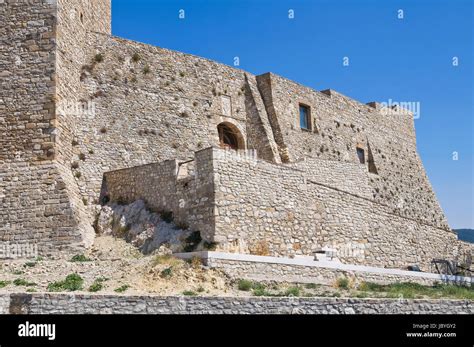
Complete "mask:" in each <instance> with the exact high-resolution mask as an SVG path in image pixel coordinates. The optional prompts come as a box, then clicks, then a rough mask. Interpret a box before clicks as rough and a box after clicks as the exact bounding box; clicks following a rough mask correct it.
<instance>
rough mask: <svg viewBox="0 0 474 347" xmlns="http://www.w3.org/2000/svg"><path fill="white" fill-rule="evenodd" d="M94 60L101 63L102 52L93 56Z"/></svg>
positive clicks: (102, 59)
mask: <svg viewBox="0 0 474 347" xmlns="http://www.w3.org/2000/svg"><path fill="white" fill-rule="evenodd" d="M94 61H95V62H96V63H102V62H103V61H104V56H103V55H102V54H100V53H99V54H96V55H95V57H94Z"/></svg>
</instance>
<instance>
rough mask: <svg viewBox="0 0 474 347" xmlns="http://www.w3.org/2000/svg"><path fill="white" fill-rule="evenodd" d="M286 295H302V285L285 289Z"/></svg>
mask: <svg viewBox="0 0 474 347" xmlns="http://www.w3.org/2000/svg"><path fill="white" fill-rule="evenodd" d="M285 296H301V289H300V287H290V288H288V289H287V290H286V291H285Z"/></svg>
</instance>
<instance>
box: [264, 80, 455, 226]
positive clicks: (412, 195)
mask: <svg viewBox="0 0 474 347" xmlns="http://www.w3.org/2000/svg"><path fill="white" fill-rule="evenodd" d="M257 80H258V83H259V87H260V90H261V92H262V96H263V99H264V101H265V105H266V108H267V112H268V114H269V119H270V120H271V122H272V127H273V130H274V136H275V139H276V142H277V143H278V145H279V147H280V149H283V150H281V152H282V151H283V152H287V154H288V160H290V161H300V160H301V159H303V158H305V157H314V158H320V159H325V160H333V161H339V162H348V163H354V164H357V165H361V167H362V168H363V169H364V170H366V171H367V172H368V171H369V169H368V159H369V153H370V154H371V159H373V163H374V165H375V168H376V172H377V173H376V174H372V173H369V176H370V181H369V182H370V185H371V187H372V195H373V199H374V200H376V201H377V202H379V203H381V204H386V205H388V206H390V207H391V208H392V209H393V212H394V213H397V214H400V215H402V216H405V217H409V218H413V219H418V220H420V221H423V222H425V223H428V224H431V225H433V226H436V227H441V228H444V229H446V230H449V226H448V224H447V221H446V218H445V216H444V213H443V211H442V209H441V207H440V206H439V203H438V201H437V199H436V196H435V194H434V192H433V189H432V187H431V185H430V182H429V180H428V178H427V177H426V173H425V170H424V167H423V164H422V162H421V160H420V158H419V156H418V153H417V150H416V136H415V130H414V124H413V123H414V122H413V117H412V116H411V115H410V114H406V113H398V114H389V115H385V114H382V113H381V112H380V110H377V109H376V108H373V107H370V106H368V105H364V104H361V103H359V102H357V101H355V100H353V99H350V98H348V97H346V96H343V95H341V94H339V93H337V92H334V91H332V90H328V91H324V92H317V91H315V90H313V89H311V88H308V87H304V86H302V85H299V84H297V83H295V82H292V81H289V80H286V79H284V78H282V77H279V76H276V75H273V74H265V75H262V76H258V77H257ZM300 104H304V105H307V106H309V107H310V109H311V117H312V129H311V130H310V131H308V130H303V129H301V128H300V125H299V105H300ZM357 147H360V148H362V149H363V150H364V152H365V160H366V163H365V164H359V159H358V157H357V150H356V149H357Z"/></svg>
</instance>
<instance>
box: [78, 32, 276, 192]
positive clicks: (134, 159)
mask: <svg viewBox="0 0 474 347" xmlns="http://www.w3.org/2000/svg"><path fill="white" fill-rule="evenodd" d="M96 54H102V55H103V57H104V60H103V61H102V62H100V63H89V65H90V66H89V67H85V68H84V69H83V71H82V72H81V76H82V77H81V79H82V82H81V83H82V85H83V88H84V89H86V90H87V97H86V98H85V101H87V102H94V104H95V116H94V115H92V116H90V117H82V118H79V119H78V121H77V124H76V126H75V137H76V139H77V142H78V144H77V146H76V147H75V151H76V152H75V157H74V159H73V160H75V161H77V162H78V163H79V164H80V167H79V168H78V169H76V170H74V171H75V172H80V173H81V177H80V178H79V179H77V181H78V184H79V187H80V191H81V194H83V195H84V196H85V197H86V198H87V199H88V200H90V201H94V200H96V199H97V197H98V193H99V191H100V186H101V182H102V175H103V173H104V172H107V171H112V170H117V169H121V168H126V167H132V166H138V165H143V164H148V163H154V162H160V161H164V160H169V159H173V160H174V159H178V160H180V161H186V160H189V159H192V158H193V156H194V152H195V151H198V150H200V149H202V148H207V147H209V146H218V145H219V136H218V131H217V125H218V124H220V123H227V124H230V125H231V126H233V127H234V128H235V129H236V130H237V131H238V132H239V133H240V135H241V137H242V139H243V142H244V147H245V149H255V150H257V152H258V154H259V156H260V157H261V158H262V159H265V160H269V161H277V160H278V157H277V155H276V145H275V144H274V140H273V135H272V131H271V128H270V125H269V122H268V119H267V116H266V111H265V107H264V105H263V101H262V100H261V98H260V94H259V93H258V90H257V88H256V79H255V76H252V75H250V74H247V73H245V72H244V71H241V70H238V69H234V68H231V67H228V66H225V65H222V64H218V63H216V62H213V61H209V60H206V59H203V58H199V57H196V56H192V55H187V54H183V53H179V52H174V51H170V50H167V49H162V48H158V47H152V46H149V45H145V44H141V43H137V42H132V41H128V40H124V39H119V38H115V37H110V36H107V35H102V34H96V35H95V37H94V49H92V48H91V50H90V52H88V58H87V61H89V62H92V61H93V60H94V56H95V55H96ZM74 78H76V79H77V78H79V75H78V76H74ZM274 152H275V153H274ZM81 153H82V154H84V155H85V158H84V160H80V158H79V155H80V154H81Z"/></svg>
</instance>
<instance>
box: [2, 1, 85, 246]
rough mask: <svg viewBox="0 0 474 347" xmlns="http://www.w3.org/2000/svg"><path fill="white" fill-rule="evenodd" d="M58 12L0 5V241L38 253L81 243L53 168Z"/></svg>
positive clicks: (49, 6) (43, 6)
mask: <svg viewBox="0 0 474 347" xmlns="http://www.w3.org/2000/svg"><path fill="white" fill-rule="evenodd" d="M56 21H57V9H56V6H55V5H54V2H53V1H46V0H44V1H43V0H31V1H8V0H7V1H2V2H1V3H0V30H1V36H0V41H1V42H0V85H1V88H0V134H1V136H0V141H1V143H0V203H1V205H0V221H1V222H2V223H1V225H0V240H1V241H9V242H11V243H15V244H23V243H28V244H37V245H38V250H39V252H40V254H41V255H45V254H48V253H51V252H57V251H58V250H64V249H71V248H75V247H76V246H80V245H81V244H82V239H81V235H80V234H79V233H78V232H77V229H76V220H75V219H74V218H73V207H72V205H71V203H70V196H69V193H68V190H67V183H66V182H65V181H64V179H63V177H62V175H61V172H60V170H59V169H58V165H57V162H56V160H55V159H56V158H57V149H58V146H57V141H58V139H57V119H56V112H55V107H56V97H55V93H56V81H57V80H56V74H55V72H56V66H55V64H56V58H57V55H56V35H57V22H56Z"/></svg>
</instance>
